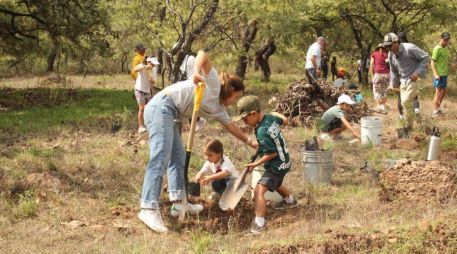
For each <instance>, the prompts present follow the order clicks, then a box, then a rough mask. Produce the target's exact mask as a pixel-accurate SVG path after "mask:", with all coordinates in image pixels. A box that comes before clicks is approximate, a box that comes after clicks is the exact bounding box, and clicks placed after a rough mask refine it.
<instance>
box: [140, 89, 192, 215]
mask: <svg viewBox="0 0 457 254" xmlns="http://www.w3.org/2000/svg"><path fill="white" fill-rule="evenodd" d="M177 115H178V112H177V109H176V106H175V105H174V103H173V100H172V99H171V98H170V97H168V96H167V95H165V94H162V93H158V94H156V95H155V96H154V97H153V98H152V100H151V101H150V102H149V103H148V104H147V105H146V108H145V110H144V123H145V125H146V128H147V129H148V134H149V162H148V165H147V167H146V173H145V175H144V182H143V190H142V193H141V208H152V209H158V208H159V200H160V192H161V189H162V181H163V174H164V172H165V170H167V174H168V191H169V198H170V201H178V200H181V198H182V196H183V194H184V192H183V189H184V162H185V156H186V155H185V152H184V147H183V144H182V141H181V136H180V135H179V130H178V128H177V126H176V125H175V122H174V119H175V118H177Z"/></svg>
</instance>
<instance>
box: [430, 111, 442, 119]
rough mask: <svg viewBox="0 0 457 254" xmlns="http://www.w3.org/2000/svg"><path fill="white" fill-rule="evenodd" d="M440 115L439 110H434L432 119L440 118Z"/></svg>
mask: <svg viewBox="0 0 457 254" xmlns="http://www.w3.org/2000/svg"><path fill="white" fill-rule="evenodd" d="M439 114H440V112H439V110H433V112H432V117H433V118H435V117H438V115H439Z"/></svg>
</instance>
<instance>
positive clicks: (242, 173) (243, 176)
mask: <svg viewBox="0 0 457 254" xmlns="http://www.w3.org/2000/svg"><path fill="white" fill-rule="evenodd" d="M258 155H259V151H258V150H257V152H256V153H255V154H254V155H253V156H252V157H251V163H253V162H254V161H255V159H257V156H258ZM248 173H249V168H248V167H245V168H244V169H243V172H241V176H240V179H239V180H238V181H237V183H238V184H237V186H235V190H237V189H238V187H239V186H240V184H241V183H244V180H245V179H246V175H247V174H248Z"/></svg>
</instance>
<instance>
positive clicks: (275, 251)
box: [255, 232, 386, 254]
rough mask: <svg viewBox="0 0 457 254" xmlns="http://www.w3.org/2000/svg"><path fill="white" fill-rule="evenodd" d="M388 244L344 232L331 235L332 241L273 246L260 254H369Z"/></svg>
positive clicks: (368, 236)
mask: <svg viewBox="0 0 457 254" xmlns="http://www.w3.org/2000/svg"><path fill="white" fill-rule="evenodd" d="M385 244H386V239H385V238H384V237H382V236H379V235H375V234H373V235H369V234H348V233H343V232H335V233H331V236H330V239H328V240H327V241H325V242H323V243H312V242H311V241H306V242H304V243H299V244H296V245H289V246H272V247H270V248H268V249H266V250H261V251H258V252H255V253H258V254H282V253H326V254H344V253H368V252H372V251H376V250H380V249H382V248H383V247H384V245H385Z"/></svg>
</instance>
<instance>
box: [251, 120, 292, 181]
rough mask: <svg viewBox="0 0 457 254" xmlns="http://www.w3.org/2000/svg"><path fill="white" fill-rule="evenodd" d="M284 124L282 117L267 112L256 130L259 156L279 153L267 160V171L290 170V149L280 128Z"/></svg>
mask: <svg viewBox="0 0 457 254" xmlns="http://www.w3.org/2000/svg"><path fill="white" fill-rule="evenodd" d="M282 124H283V122H282V119H281V118H279V117H277V116H273V115H270V114H265V116H264V117H263V119H262V121H260V123H259V124H258V125H257V128H256V130H255V133H256V137H257V142H258V143H259V156H263V155H265V154H272V153H278V155H277V156H276V157H275V158H274V159H272V160H270V161H267V162H265V165H264V167H265V170H266V171H267V170H272V171H274V172H276V173H287V172H289V169H290V166H291V162H290V158H289V150H288V149H287V145H286V140H285V139H284V136H283V135H282V133H281V130H280V128H279V126H280V125H282Z"/></svg>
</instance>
